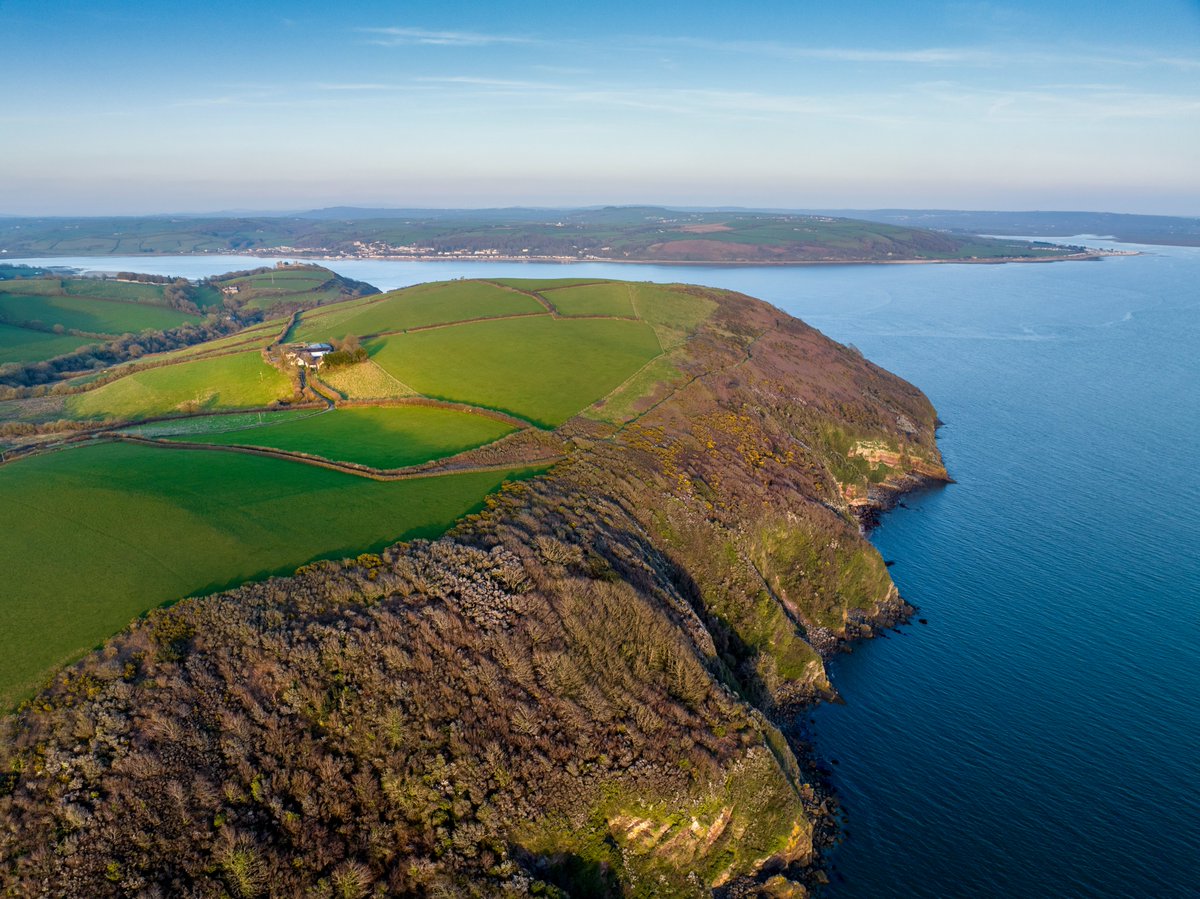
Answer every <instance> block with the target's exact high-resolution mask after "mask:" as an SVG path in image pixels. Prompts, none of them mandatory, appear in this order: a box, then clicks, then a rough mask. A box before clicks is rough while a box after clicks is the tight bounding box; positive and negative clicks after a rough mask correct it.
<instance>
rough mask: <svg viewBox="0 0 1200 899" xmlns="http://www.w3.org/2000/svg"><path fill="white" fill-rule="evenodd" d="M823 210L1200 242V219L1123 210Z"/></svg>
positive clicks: (893, 219)
mask: <svg viewBox="0 0 1200 899" xmlns="http://www.w3.org/2000/svg"><path fill="white" fill-rule="evenodd" d="M821 212H822V213H823V214H825V215H834V216H852V217H854V218H859V219H866V220H867V221H872V222H884V223H887V224H891V225H900V226H902V227H906V228H933V229H938V230H950V231H958V232H967V233H971V234H1006V235H1017V236H1025V237H1027V236H1037V237H1073V236H1075V235H1077V234H1094V235H1097V236H1111V237H1112V238H1113V239H1115V240H1119V241H1124V242H1126V243H1147V244H1164V245H1167V246H1179V247H1195V246H1200V218H1190V217H1184V216H1173V215H1130V214H1126V213H1119V212H968V211H960V210H951V209H870V210H868V209H854V210H850V209H830V210H821Z"/></svg>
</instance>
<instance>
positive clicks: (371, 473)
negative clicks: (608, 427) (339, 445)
mask: <svg viewBox="0 0 1200 899" xmlns="http://www.w3.org/2000/svg"><path fill="white" fill-rule="evenodd" d="M105 439H109V440H115V441H119V442H122V443H136V444H140V445H142V446H154V447H159V448H160V449H179V450H208V451H211V452H223V453H242V454H244V455H249V456H265V457H267V458H274V459H282V460H285V461H288V462H300V463H302V464H304V465H312V466H315V467H317V468H327V469H330V470H331V471H340V472H343V473H344V474H351V475H356V476H358V477H361V478H369V479H371V480H373V481H411V480H415V479H418V478H432V477H439V476H441V475H448V474H476V473H483V472H490V471H510V470H512V469H513V468H520V467H522V465H525V466H529V465H543V464H544V465H552V464H554V463H555V462H557V461H559V460H560V459H561V458H562V456H561V455H557V456H552V457H547V458H545V459H538V460H532V461H526V462H524V463H522V462H519V461H505V462H498V463H495V464H492V465H456V464H455V460H456V459H459V458H460V457H463V456H466V455H467V454H468V453H473V452H475V451H476V449H478V447H477V448H475V449H471V450H466V451H465V452H463V453H456V454H455V455H453V456H446V457H445V458H443V459H434V460H432V461H430V462H423V463H421V464H419V465H410V466H407V467H404V468H390V469H384V468H372V467H371V466H369V465H361V464H359V463H357V462H338V461H335V460H333V459H326V458H324V457H323V456H314V455H311V454H309V453H298V452H291V451H289V450H281V449H275V448H273V447H266V446H226V445H223V444H211V443H192V442H188V441H181V440H159V439H155V438H152V437H139V436H136V435H133V434H112V435H109V436H108V437H107V438H105Z"/></svg>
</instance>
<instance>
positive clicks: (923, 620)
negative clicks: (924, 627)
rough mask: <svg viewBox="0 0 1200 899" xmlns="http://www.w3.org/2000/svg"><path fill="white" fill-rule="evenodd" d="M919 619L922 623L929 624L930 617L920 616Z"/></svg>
mask: <svg viewBox="0 0 1200 899" xmlns="http://www.w3.org/2000/svg"><path fill="white" fill-rule="evenodd" d="M917 621H919V622H920V623H921V624H929V619H928V618H918V619H917Z"/></svg>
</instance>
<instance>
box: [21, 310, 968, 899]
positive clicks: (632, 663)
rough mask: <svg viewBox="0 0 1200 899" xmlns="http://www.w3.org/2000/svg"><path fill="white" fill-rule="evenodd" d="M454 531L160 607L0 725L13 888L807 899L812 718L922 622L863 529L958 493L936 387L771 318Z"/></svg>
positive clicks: (818, 834)
mask: <svg viewBox="0 0 1200 899" xmlns="http://www.w3.org/2000/svg"><path fill="white" fill-rule="evenodd" d="M693 290H694V291H695V293H696V295H697V297H698V298H701V299H703V300H706V301H709V302H711V303H713V304H715V311H714V312H713V314H712V315H710V316H709V317H708V319H707V320H706V321H705V322H704V323H703V324H702V325H701V326H700V327H699V328H698V329H697V330H696V331H695V333H694V334H692V335H691V336H690V338H689V339H687V340H686V342H684V343H682V344H681V345H679V346H678V347H677V348H675V349H674V350H672V351H671V354H670V361H671V363H672V364H673V366H674V367H675V368H676V369H677V370H678V372H679V373H680V376H679V377H677V378H673V379H671V380H667V381H662V382H659V383H658V385H657V386H656V387H655V388H654V389H653V392H652V393H651V394H650V395H647V396H642V397H640V398H637V399H636V400H633V403H634V406H633V408H634V409H635V410H636V412H637V415H636V416H635V417H633V418H632V419H630V420H628V421H627V422H626V423H625V424H623V425H620V426H617V425H612V424H607V423H605V422H603V421H600V420H597V419H594V418H585V417H582V416H581V417H576V418H574V419H572V420H570V421H568V422H567V423H566V424H565V425H563V426H562V427H560V428H559V429H558V430H557V432H556V436H557V437H559V438H561V441H562V446H563V459H562V461H560V462H559V463H558V464H557V465H555V466H554V467H553V468H552V469H551V470H550V471H549V472H548V473H547V474H545V475H542V476H540V477H537V478H534V479H532V480H527V481H522V482H518V483H513V484H509V485H506V487H505V488H503V489H502V490H501V492H500V493H498V494H496V495H494V496H492V497H491V498H489V499H488V500H487V502H486V505H485V508H483V509H482V510H481V511H479V512H478V513H477V514H474V515H470V516H468V517H467V518H466V519H464V520H463V521H462V522H460V524H459V525H458V526H457V527H456V528H455V529H454V530H452V531H451V532H450V533H448V534H447V535H446V536H444V537H442V538H441V539H439V540H436V541H432V542H430V541H414V542H412V543H406V544H397V545H395V546H392V547H390V548H388V549H387V550H384V551H383V552H381V553H379V554H364V555H360V556H358V557H356V558H351V559H346V560H342V561H337V562H319V563H314V564H312V565H308V566H305V567H304V568H302V569H301V570H300V571H298V572H297V573H296V575H295V576H294V577H290V578H273V579H270V580H267V581H264V582H261V583H254V584H249V585H246V586H243V587H241V588H239V589H236V590H232V591H228V592H225V593H221V594H217V595H213V596H208V597H204V598H199V599H189V600H185V601H182V602H179V603H177V604H175V605H173V606H171V607H169V608H164V609H159V610H156V611H154V612H152V613H150V614H149V615H147V616H146V617H145V618H144V619H143V620H140V621H138V622H136V623H135V624H133V625H132V626H131V627H130V628H128V629H127V630H126V631H125V632H123V633H122V634H120V635H118V636H117V637H115V638H113V639H112V640H110V641H109V642H108V643H107V644H106V645H105V646H103V647H102V648H100V649H99V650H97V651H96V652H94V653H92V654H91V655H90V656H88V657H87V658H85V659H84V660H83V661H81V662H80V663H79V664H77V665H75V666H73V667H72V668H70V669H68V670H67V671H64V672H63V673H61V674H60V675H59V676H58V677H57V678H56V679H55V680H54V681H53V683H52V684H50V685H49V686H48V687H47V688H46V689H45V690H43V691H42V692H41V693H40V694H39V695H38V696H36V697H35V698H34V699H33V700H31V701H30V702H28V703H26V704H24V705H23V706H22V708H21V709H20V710H19V711H18V712H17V714H15V715H13V716H11V717H9V718H7V719H6V720H5V721H4V722H3V724H2V725H0V728H2V730H0V882H3V883H4V885H5V887H6V888H7V890H8V891H9V892H10V893H12V894H14V895H61V896H89V897H90V896H153V895H184V896H222V895H232V896H237V897H248V896H268V895H269V896H292V895H319V896H341V897H365V896H370V895H384V894H389V895H390V894H411V895H467V896H471V895H474V896H496V895H513V896H522V895H550V896H562V895H593V896H617V895H623V896H651V895H685V896H686V895H692V896H709V895H713V894H719V895H724V896H756V895H757V896H776V897H783V896H803V895H806V894H807V892H808V890H809V888H810V887H811V886H812V885H813V884H815V883H817V882H819V881H820V880H821V879H822V876H823V875H822V873H821V854H820V849H821V841H822V839H823V837H822V835H823V834H828V833H829V832H830V830H831V828H832V826H833V825H832V822H831V821H830V819H829V813H828V811H827V806H826V805H825V804H824V802H823V798H822V793H821V790H820V787H819V785H818V784H814V783H813V782H811V779H810V777H809V776H808V775H807V774H806V771H805V768H804V767H803V766H802V765H801V763H800V761H798V759H803V758H804V757H805V755H806V752H807V750H806V747H805V746H804V745H803V744H802V743H800V742H799V738H798V736H797V733H798V732H797V730H796V728H795V727H793V724H794V720H795V716H796V714H797V713H798V712H799V711H800V710H802V709H804V708H805V707H806V705H807V704H809V703H811V702H814V701H818V700H820V699H822V698H828V697H831V696H832V695H833V690H832V686H831V684H830V683H829V680H828V678H827V676H826V672H825V659H826V658H827V657H828V655H829V654H830V653H833V652H836V651H838V649H839V647H840V646H842V645H843V644H844V643H845V642H846V641H849V640H854V639H859V638H864V637H869V636H870V635H872V634H873V633H875V632H876V630H877V629H879V628H881V627H888V626H892V625H893V624H895V623H896V622H898V621H900V620H902V619H903V618H904V617H905V616H906V615H907V614H908V613H909V612H910V611H911V609H909V607H908V606H907V605H906V604H905V603H904V602H903V600H902V599H901V597H900V596H899V595H898V593H897V591H896V588H895V586H894V585H893V583H892V581H891V579H890V577H889V575H888V572H887V568H886V565H885V564H884V562H883V560H882V558H881V557H880V556H879V554H878V552H877V551H876V550H875V549H874V548H873V547H872V546H871V545H870V543H869V542H868V541H867V540H866V539H865V536H864V533H863V526H862V520H863V519H864V518H865V517H868V516H869V515H870V514H871V513H872V511H873V510H875V509H878V508H880V507H882V506H883V505H885V504H886V502H887V501H888V499H889V497H891V496H894V495H895V494H896V493H897V492H898V491H903V490H906V489H911V488H912V487H913V486H916V485H919V484H923V483H929V482H936V481H944V480H946V479H947V476H946V472H945V469H944V467H943V466H942V462H941V457H940V455H939V453H938V450H937V446H936V440H935V430H936V427H937V417H936V414H935V412H934V409H933V408H932V406H931V405H930V403H929V401H928V400H927V399H926V398H925V397H924V395H923V394H922V393H921V392H920V391H919V390H917V389H916V388H915V387H913V386H912V385H910V384H907V383H906V382H904V381H902V380H901V379H899V378H897V377H895V376H893V375H891V374H889V373H888V372H886V371H884V370H882V369H880V368H878V367H877V366H875V365H873V364H872V363H870V362H869V361H867V360H865V359H863V358H862V357H861V355H859V354H858V353H857V352H856V351H854V350H853V349H851V348H847V347H844V346H841V345H839V344H836V343H834V342H833V341H830V340H829V339H827V338H825V337H824V336H822V335H821V334H819V333H818V332H817V331H815V330H814V329H812V328H809V327H808V326H807V325H805V324H803V323H802V322H800V321H798V320H796V319H793V318H791V317H789V316H787V315H786V314H784V313H782V312H780V311H779V310H777V309H775V308H774V307H771V306H769V305H768V304H766V303H762V302H760V301H757V300H753V299H750V298H748V297H744V296H740V295H737V294H732V293H729V292H724V291H708V290H704V289H701V288H693Z"/></svg>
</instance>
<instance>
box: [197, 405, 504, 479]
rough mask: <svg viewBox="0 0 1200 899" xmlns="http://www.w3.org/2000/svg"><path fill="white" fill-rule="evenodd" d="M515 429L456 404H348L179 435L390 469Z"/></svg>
mask: <svg viewBox="0 0 1200 899" xmlns="http://www.w3.org/2000/svg"><path fill="white" fill-rule="evenodd" d="M512 430H513V429H512V427H510V426H509V425H506V424H503V423H502V422H499V421H496V420H495V419H493V418H487V417H485V416H483V415H475V414H472V413H470V412H458V411H456V410H453V409H438V408H434V407H430V406H348V407H345V408H340V409H335V410H333V411H332V412H326V413H324V414H321V415H310V416H304V417H302V418H299V419H296V418H293V419H290V420H287V421H284V422H283V423H281V424H267V425H266V426H264V427H257V428H253V427H252V428H247V429H243V430H238V431H229V432H226V433H222V434H205V435H197V436H189V435H181V436H180V437H178V438H176V439H179V440H200V441H202V442H204V443H212V444H218V445H223V446H233V445H237V446H267V447H272V448H274V449H282V450H290V451H292V452H297V453H309V454H311V455H314V456H321V457H322V458H325V459H333V460H335V461H338V462H357V463H358V464H360V465H369V466H371V467H372V468H382V469H389V468H403V467H405V466H408V465H417V464H419V463H421V462H429V461H430V460H432V459H440V458H443V457H444V456H452V455H454V454H455V453H460V452H462V451H463V450H469V449H474V448H475V447H477V446H483V445H484V444H485V443H491V442H492V441H493V440H499V439H500V438H501V437H503V436H504V435H505V434H508V433H510V432H511V431H512Z"/></svg>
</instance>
